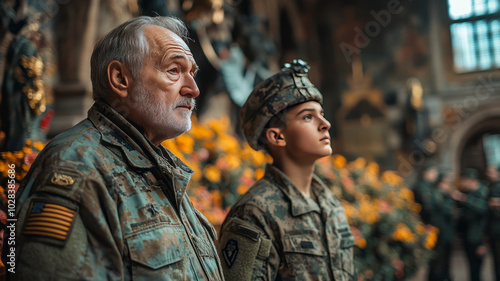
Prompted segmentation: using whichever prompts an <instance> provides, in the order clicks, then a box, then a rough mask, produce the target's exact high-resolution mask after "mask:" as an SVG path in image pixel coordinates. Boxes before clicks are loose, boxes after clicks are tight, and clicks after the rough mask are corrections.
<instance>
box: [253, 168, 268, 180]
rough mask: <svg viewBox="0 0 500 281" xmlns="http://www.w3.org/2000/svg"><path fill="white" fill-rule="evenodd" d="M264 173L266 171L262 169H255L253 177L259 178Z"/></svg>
mask: <svg viewBox="0 0 500 281" xmlns="http://www.w3.org/2000/svg"><path fill="white" fill-rule="evenodd" d="M265 173H266V172H265V171H264V169H257V170H255V179H256V180H260V179H261V178H262V177H263V176H264V174H265Z"/></svg>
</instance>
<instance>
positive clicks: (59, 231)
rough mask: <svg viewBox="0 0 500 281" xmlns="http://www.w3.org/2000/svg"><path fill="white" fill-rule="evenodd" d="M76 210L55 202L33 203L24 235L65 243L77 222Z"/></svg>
mask: <svg viewBox="0 0 500 281" xmlns="http://www.w3.org/2000/svg"><path fill="white" fill-rule="evenodd" d="M75 216H76V210H73V209H70V208H68V207H66V206H63V205H61V204H58V203H54V202H47V201H33V202H32V203H31V206H30V210H29V212H28V218H27V220H26V223H25V225H24V230H23V233H24V234H25V235H30V236H38V237H46V238H51V239H56V240H57V241H58V242H59V243H61V242H62V243H64V242H65V241H66V238H68V234H69V232H70V231H71V226H72V225H73V221H74V220H75Z"/></svg>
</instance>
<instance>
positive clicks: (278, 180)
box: [219, 165, 355, 281]
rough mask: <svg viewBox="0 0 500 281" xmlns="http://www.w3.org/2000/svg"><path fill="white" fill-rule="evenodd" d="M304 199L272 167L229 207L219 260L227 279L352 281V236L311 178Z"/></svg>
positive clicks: (332, 200)
mask: <svg viewBox="0 0 500 281" xmlns="http://www.w3.org/2000/svg"><path fill="white" fill-rule="evenodd" d="M311 193H313V196H312V197H316V200H313V199H310V198H306V197H305V196H303V195H302V193H301V192H300V191H299V190H298V189H297V188H296V187H295V186H294V185H293V183H292V182H291V180H290V179H289V178H288V177H287V176H286V175H285V174H283V173H282V172H281V171H280V170H279V169H277V168H276V167H274V166H272V165H268V166H267V167H266V173H265V176H264V177H263V178H262V179H261V180H259V181H258V182H257V183H256V184H255V185H254V186H253V187H252V188H251V189H249V191H248V192H247V193H246V194H245V195H243V196H242V197H241V198H240V199H238V201H237V202H236V204H235V205H234V206H233V207H232V209H231V211H230V213H229V214H228V216H227V218H226V220H225V221H224V223H223V225H222V230H221V239H220V245H219V251H220V252H219V253H220V254H219V256H220V257H221V260H222V266H223V268H224V274H225V278H226V280H238V281H244V280H337V281H343V280H354V279H355V278H354V261H353V251H352V247H353V246H354V237H353V235H352V232H351V229H350V227H349V225H348V223H347V219H346V217H345V213H344V209H343V207H342V205H341V204H340V201H339V200H338V199H337V198H336V197H335V195H333V194H332V193H331V192H330V191H329V190H328V189H327V188H326V187H325V186H324V184H323V183H322V182H321V180H320V179H319V178H317V177H316V176H314V177H313V182H312V184H311Z"/></svg>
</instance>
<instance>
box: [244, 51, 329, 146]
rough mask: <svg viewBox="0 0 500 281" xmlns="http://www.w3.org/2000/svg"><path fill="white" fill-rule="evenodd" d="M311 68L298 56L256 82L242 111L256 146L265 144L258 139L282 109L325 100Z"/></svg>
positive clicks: (246, 132)
mask: <svg viewBox="0 0 500 281" xmlns="http://www.w3.org/2000/svg"><path fill="white" fill-rule="evenodd" d="M308 72H309V66H308V65H307V63H306V62H305V61H303V60H300V59H295V60H293V62H292V63H291V64H290V63H286V64H285V65H284V66H283V68H282V69H281V71H280V72H278V73H276V74H274V75H273V76H271V77H269V78H268V79H266V80H264V81H262V82H261V83H260V84H258V85H257V86H255V88H254V90H253V92H252V93H251V94H250V96H249V97H248V99H247V101H246V102H245V104H244V105H243V107H242V108H241V111H240V119H241V129H242V131H243V134H244V135H245V138H246V139H247V141H248V144H249V145H250V146H251V147H252V148H253V149H255V150H260V149H262V148H264V147H263V146H262V144H260V143H259V138H260V135H261V133H262V130H263V129H264V128H265V127H266V125H267V123H268V122H269V120H271V118H272V117H273V116H275V115H276V114H278V113H279V112H281V111H282V110H284V109H286V108H288V107H291V106H294V105H297V104H300V103H304V102H307V101H317V102H319V103H323V96H322V95H321V93H320V91H319V90H318V89H317V88H316V87H314V85H313V84H312V83H311V81H309V78H308V77H307V73H308Z"/></svg>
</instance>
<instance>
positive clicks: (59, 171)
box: [33, 167, 83, 202]
mask: <svg viewBox="0 0 500 281" xmlns="http://www.w3.org/2000/svg"><path fill="white" fill-rule="evenodd" d="M42 177H43V179H42V180H41V181H40V183H39V184H37V183H36V182H35V185H36V186H35V187H34V190H33V191H34V192H47V193H52V194H57V195H59V196H62V197H64V198H68V199H71V200H73V201H75V202H80V199H81V193H82V192H83V191H82V190H79V187H80V185H81V184H82V182H83V179H82V176H81V174H80V173H78V172H77V171H75V170H74V169H70V168H64V167H63V168H61V167H58V168H55V169H54V170H52V171H51V172H49V173H47V175H45V176H42Z"/></svg>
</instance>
